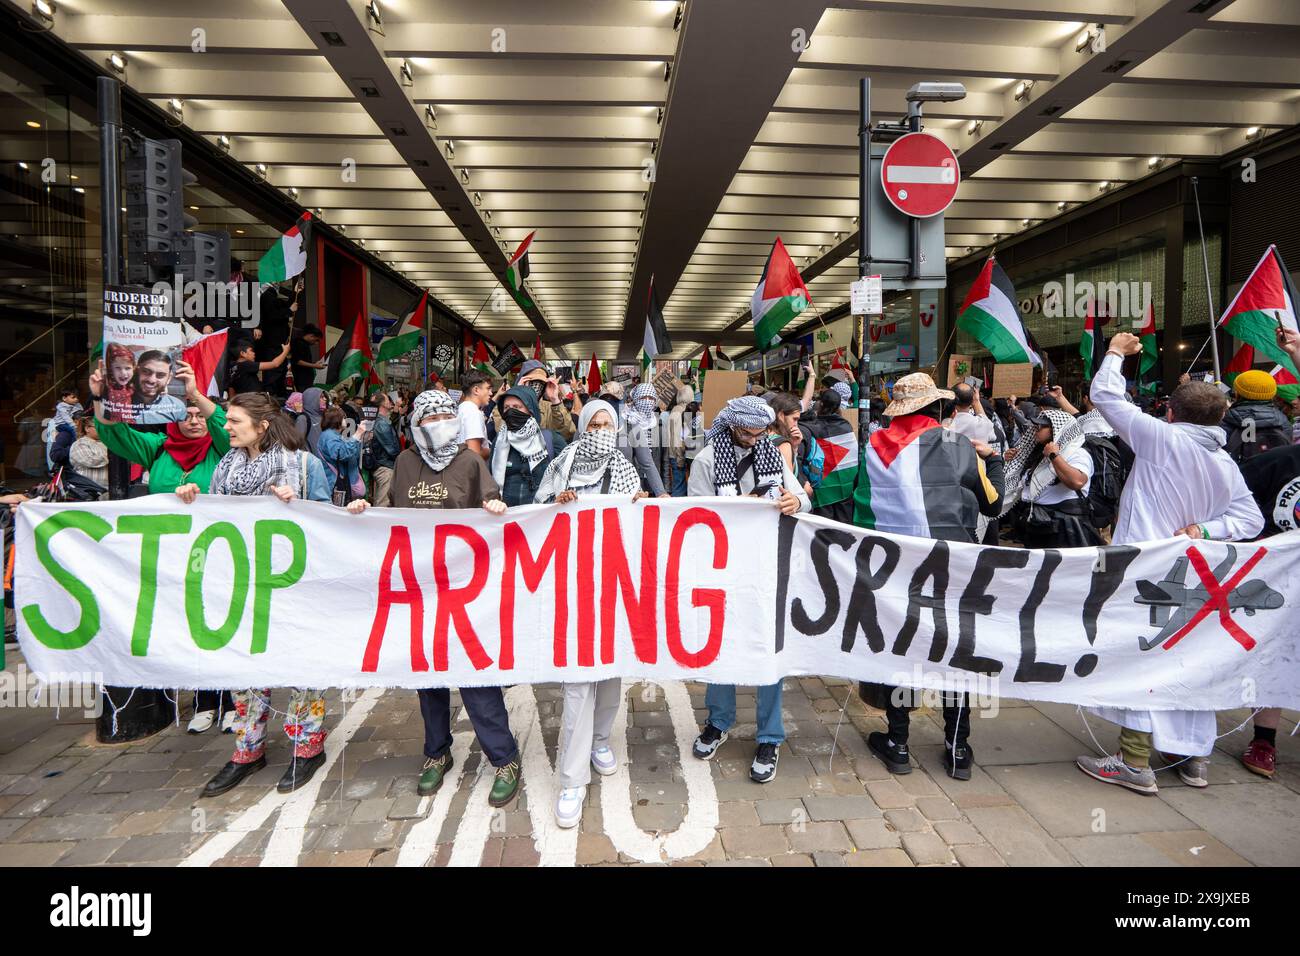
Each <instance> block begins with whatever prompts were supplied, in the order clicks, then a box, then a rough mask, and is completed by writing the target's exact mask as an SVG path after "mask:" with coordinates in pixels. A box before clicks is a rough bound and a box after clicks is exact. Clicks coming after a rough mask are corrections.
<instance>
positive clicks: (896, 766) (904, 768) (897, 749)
mask: <svg viewBox="0 0 1300 956" xmlns="http://www.w3.org/2000/svg"><path fill="white" fill-rule="evenodd" d="M867 747H868V748H870V750H871V752H872V753H873V754H875V755H876V756H877V757H879V758H880V760H881V762H882V763H884V765H885V767H886V768H887V769H888V770H889V772H890V773H897V774H903V773H911V772H912V761H911V758H910V757H909V755H908V753H907V744H903V745H902V746H899V745H898V744H895V743H893V742H891V741H890V739H889V735H888V734H882V733H874V734H871V735H869V736H868V737H867Z"/></svg>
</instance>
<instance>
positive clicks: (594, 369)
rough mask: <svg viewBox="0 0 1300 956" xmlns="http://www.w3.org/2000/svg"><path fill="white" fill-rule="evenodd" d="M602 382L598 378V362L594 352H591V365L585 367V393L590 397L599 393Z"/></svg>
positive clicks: (594, 396)
mask: <svg viewBox="0 0 1300 956" xmlns="http://www.w3.org/2000/svg"><path fill="white" fill-rule="evenodd" d="M603 384H604V382H602V381H601V379H600V363H599V362H597V361H596V353H595V352H592V353H591V365H590V367H588V369H587V394H588V395H589V396H591V397H592V398H596V397H597V396H598V395H600V387H601V385H603Z"/></svg>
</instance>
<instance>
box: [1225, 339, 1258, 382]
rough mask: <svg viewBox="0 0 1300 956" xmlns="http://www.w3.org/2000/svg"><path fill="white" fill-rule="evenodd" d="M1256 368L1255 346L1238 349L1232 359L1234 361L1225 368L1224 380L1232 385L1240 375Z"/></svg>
mask: <svg viewBox="0 0 1300 956" xmlns="http://www.w3.org/2000/svg"><path fill="white" fill-rule="evenodd" d="M1254 367H1255V349H1254V346H1251V345H1243V346H1242V347H1241V348H1239V349H1237V354H1236V355H1234V356H1233V357H1232V361H1231V362H1229V363H1228V364H1227V365H1225V366H1224V367H1223V380H1224V381H1225V382H1227V383H1228V384H1229V385H1231V384H1232V383H1233V381H1234V380H1236V378H1237V376H1238V375H1240V374H1241V373H1242V372H1248V371H1250V370H1251V369H1252V368H1254Z"/></svg>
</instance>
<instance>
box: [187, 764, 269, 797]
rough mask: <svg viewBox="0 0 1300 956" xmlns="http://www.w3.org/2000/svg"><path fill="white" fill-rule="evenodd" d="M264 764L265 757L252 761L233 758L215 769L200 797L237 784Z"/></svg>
mask: <svg viewBox="0 0 1300 956" xmlns="http://www.w3.org/2000/svg"><path fill="white" fill-rule="evenodd" d="M265 766H266V757H258V758H257V759H256V760H254V761H253V762H252V763H235V762H234V761H233V760H231V761H230V762H228V763H227V764H226V765H225V766H224V767H222V768H221V769H220V770H218V771H217V775H216V776H215V777H213V778H212V779H211V780H209V781H208V782H207V785H206V786H204V788H203V792H202V793H201V794H199V796H201V797H215V796H217V795H219V794H222V793H225V792H226V791H227V790H232V789H234V788H235V787H237V786H239V784H240V782H241V781H242V780H243V779H244V778H245V777H248V776H251V775H252V774H255V773H257V771H259V770H261V769H262V768H263V767H265Z"/></svg>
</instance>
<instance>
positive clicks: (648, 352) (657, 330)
mask: <svg viewBox="0 0 1300 956" xmlns="http://www.w3.org/2000/svg"><path fill="white" fill-rule="evenodd" d="M641 349H642V353H641V370H642V372H645V371H647V370H648V369H649V368H650V363H651V362H653V361H654V360H655V359H657V358H658V357H659V356H661V355H667V354H668V353H670V352H671V351H672V350H673V341H672V339H670V338H669V337H668V326H667V325H666V324H664V310H663V307H662V306H661V305H660V304H659V293H658V292H656V291H655V277H654V276H653V275H652V276H651V277H650V295H649V296H648V297H647V298H646V306H645V339H644V341H643V342H642V344H641ZM641 379H642V381H645V376H644V375H642V377H641Z"/></svg>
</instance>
